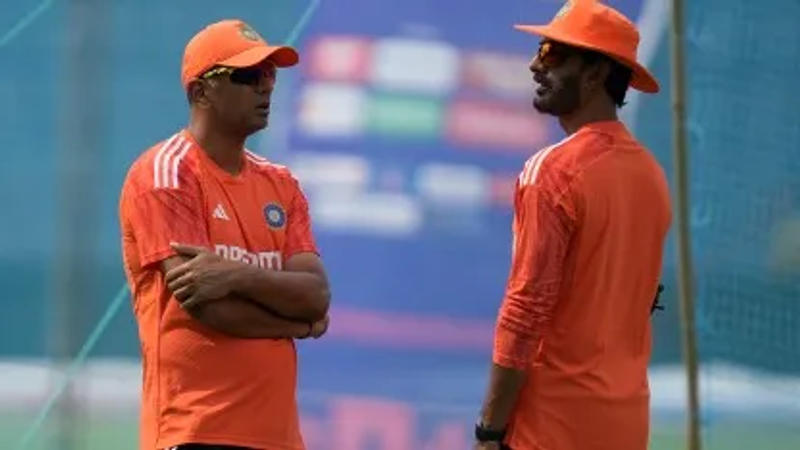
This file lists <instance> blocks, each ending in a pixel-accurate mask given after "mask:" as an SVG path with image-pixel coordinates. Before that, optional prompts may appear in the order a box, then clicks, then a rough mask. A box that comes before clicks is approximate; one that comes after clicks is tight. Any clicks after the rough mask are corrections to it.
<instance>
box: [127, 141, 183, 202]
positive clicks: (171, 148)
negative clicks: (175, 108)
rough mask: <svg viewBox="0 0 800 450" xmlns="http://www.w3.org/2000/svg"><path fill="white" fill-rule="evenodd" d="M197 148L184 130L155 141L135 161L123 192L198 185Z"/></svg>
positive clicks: (132, 192)
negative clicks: (155, 142) (185, 134)
mask: <svg viewBox="0 0 800 450" xmlns="http://www.w3.org/2000/svg"><path fill="white" fill-rule="evenodd" d="M196 151H197V149H196V148H195V145H194V144H193V143H192V141H191V140H189V139H187V138H186V137H185V136H184V135H183V133H180V132H179V133H176V134H174V135H172V136H170V137H169V138H167V139H164V140H163V141H161V142H159V143H157V144H155V145H154V146H152V147H150V148H149V149H147V150H146V151H144V152H143V153H142V154H141V155H139V157H138V158H137V159H136V160H135V161H134V162H133V164H131V167H130V169H129V170H128V174H127V176H126V177H125V183H124V185H123V192H124V193H128V194H140V193H143V192H148V191H155V190H181V189H187V188H194V187H195V184H196V179H197V163H196V162H197V161H196V155H195V152H196Z"/></svg>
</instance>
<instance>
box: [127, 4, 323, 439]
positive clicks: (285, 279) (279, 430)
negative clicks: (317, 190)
mask: <svg viewBox="0 0 800 450" xmlns="http://www.w3.org/2000/svg"><path fill="white" fill-rule="evenodd" d="M297 61H298V55H297V53H296V51H295V50H294V49H292V48H290V47H282V46H270V45H268V44H267V43H266V42H265V41H264V40H263V39H262V38H261V37H260V36H259V35H258V34H257V33H256V32H255V31H254V30H253V29H252V28H250V27H249V26H248V25H247V24H245V23H244V22H241V21H238V20H226V21H222V22H218V23H215V24H212V25H209V26H208V27H206V28H205V29H203V30H202V31H200V32H199V33H198V34H197V35H195V36H194V37H193V38H192V39H191V41H190V42H189V43H188V45H187V46H186V49H185V53H184V58H183V68H182V74H181V81H182V84H183V87H184V89H185V92H186V95H187V98H188V101H189V109H190V115H189V124H188V126H187V128H186V129H184V130H181V131H179V132H177V133H176V134H175V135H173V136H172V137H170V138H169V139H166V140H165V141H163V142H161V143H159V144H157V145H156V146H154V147H153V148H151V149H150V150H148V151H147V152H145V153H144V154H143V155H141V156H140V157H139V158H138V159H137V161H136V162H135V163H134V164H133V165H132V167H131V169H130V171H129V172H128V176H127V177H126V180H125V184H124V186H123V190H122V195H121V200H120V223H121V227H122V245H123V256H124V263H125V269H126V275H127V277H128V281H129V284H130V286H131V291H132V294H133V309H134V312H135V315H136V319H137V323H138V327H139V337H140V340H141V350H142V357H143V366H144V371H143V372H144V374H143V392H142V411H141V436H140V441H141V442H140V448H141V449H142V450H156V449H158V450H161V449H180V450H199V449H205V450H221V449H270V450H272V449H281V450H301V449H303V448H304V445H303V440H302V438H301V435H300V429H299V424H298V422H299V420H298V410H297V404H296V399H295V386H296V380H297V355H296V352H295V344H294V340H293V339H294V338H308V337H313V338H317V337H319V336H321V335H322V334H323V333H325V331H326V329H327V324H328V319H327V310H328V303H329V297H330V294H329V291H328V282H327V278H326V275H325V270H324V268H323V265H322V263H321V261H320V258H319V256H318V255H317V250H316V246H315V244H314V239H313V236H312V234H311V224H310V219H309V214H308V205H307V203H306V199H305V196H304V195H303V192H302V191H301V190H300V187H299V185H298V182H297V180H295V178H294V177H293V176H292V175H291V173H290V172H289V170H288V169H287V168H285V167H282V166H278V165H275V164H272V163H270V162H269V161H267V160H266V159H265V158H263V157H261V156H259V155H257V154H254V153H252V152H250V151H248V150H246V149H245V147H244V144H245V139H246V138H247V137H248V136H250V135H251V134H253V133H255V132H257V131H259V130H261V129H263V128H265V127H266V126H267V123H268V118H269V113H270V106H271V103H270V99H271V95H272V91H273V89H274V88H275V79H276V72H277V69H278V68H284V67H290V66H293V65H295V64H296V63H297Z"/></svg>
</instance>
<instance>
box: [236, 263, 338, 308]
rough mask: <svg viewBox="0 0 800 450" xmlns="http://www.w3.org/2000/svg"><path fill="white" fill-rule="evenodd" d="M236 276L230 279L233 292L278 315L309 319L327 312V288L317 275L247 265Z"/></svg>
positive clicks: (325, 283) (321, 278) (328, 298)
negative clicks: (234, 278) (233, 279)
mask: <svg viewBox="0 0 800 450" xmlns="http://www.w3.org/2000/svg"><path fill="white" fill-rule="evenodd" d="M236 276H237V280H236V281H235V282H234V283H232V286H233V289H234V292H235V293H236V294H238V295H241V296H244V297H247V298H248V299H251V300H252V301H254V302H256V303H259V304H261V305H263V306H264V307H266V308H268V309H270V310H272V311H275V312H277V313H278V314H280V315H282V316H285V317H289V318H292V319H296V320H303V321H312V322H313V321H317V320H320V319H322V318H323V317H325V314H326V313H327V312H328V304H329V301H330V292H329V291H328V284H327V281H326V280H325V279H324V278H323V277H322V276H320V275H317V274H314V273H309V272H292V271H275V270H263V269H259V268H257V267H252V266H248V267H245V268H243V269H242V270H241V271H240V272H239V273H238V274H237V275H236Z"/></svg>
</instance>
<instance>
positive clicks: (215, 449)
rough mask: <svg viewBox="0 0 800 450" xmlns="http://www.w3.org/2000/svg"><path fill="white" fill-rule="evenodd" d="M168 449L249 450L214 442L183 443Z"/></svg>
mask: <svg viewBox="0 0 800 450" xmlns="http://www.w3.org/2000/svg"><path fill="white" fill-rule="evenodd" d="M169 450H250V449H248V448H247V447H237V446H235V445H216V444H183V445H179V446H177V447H173V448H172V449H169Z"/></svg>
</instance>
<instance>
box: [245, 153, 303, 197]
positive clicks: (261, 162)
mask: <svg viewBox="0 0 800 450" xmlns="http://www.w3.org/2000/svg"><path fill="white" fill-rule="evenodd" d="M245 158H247V162H248V164H251V166H252V167H253V169H254V171H255V172H256V173H257V174H258V175H259V176H262V177H266V178H269V179H270V180H271V181H272V182H274V183H276V184H277V185H278V186H279V187H280V188H281V189H300V183H299V182H298V181H297V178H296V177H295V176H294V174H293V173H292V171H291V170H290V169H289V168H288V167H286V166H283V165H280V164H275V163H273V162H271V161H270V160H268V159H267V158H264V157H263V156H261V155H259V154H257V153H254V152H252V151H250V150H246V149H245Z"/></svg>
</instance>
